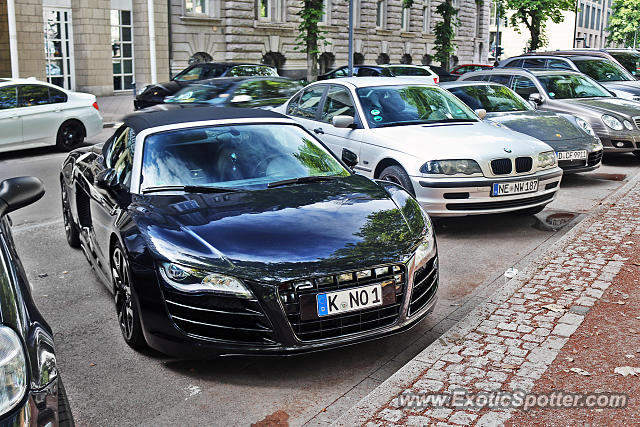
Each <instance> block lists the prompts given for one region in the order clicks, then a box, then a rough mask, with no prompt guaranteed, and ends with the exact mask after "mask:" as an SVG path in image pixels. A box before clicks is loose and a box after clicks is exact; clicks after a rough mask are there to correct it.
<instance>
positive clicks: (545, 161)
mask: <svg viewBox="0 0 640 427" xmlns="http://www.w3.org/2000/svg"><path fill="white" fill-rule="evenodd" d="M556 162H557V159H556V153H555V152H553V151H545V152H543V153H540V154H538V168H540V169H546V168H551V167H553V166H555V165H556Z"/></svg>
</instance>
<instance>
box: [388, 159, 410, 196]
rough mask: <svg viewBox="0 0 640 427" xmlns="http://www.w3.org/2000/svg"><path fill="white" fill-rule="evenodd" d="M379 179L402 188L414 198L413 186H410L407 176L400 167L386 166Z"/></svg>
mask: <svg viewBox="0 0 640 427" xmlns="http://www.w3.org/2000/svg"><path fill="white" fill-rule="evenodd" d="M380 179H382V180H384V181H389V182H393V183H394V184H398V185H400V186H402V187H404V189H405V190H407V191H408V192H409V193H411V195H413V196H414V197H415V195H416V192H415V191H413V185H411V179H409V175H408V174H407V172H405V170H404V169H403V168H402V166H400V165H393V166H387V167H386V168H384V169H383V170H382V172H381V173H380Z"/></svg>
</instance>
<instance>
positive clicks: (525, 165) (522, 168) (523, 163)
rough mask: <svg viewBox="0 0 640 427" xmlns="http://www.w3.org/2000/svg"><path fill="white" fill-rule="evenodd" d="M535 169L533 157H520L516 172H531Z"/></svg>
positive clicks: (517, 161) (517, 160)
mask: <svg viewBox="0 0 640 427" xmlns="http://www.w3.org/2000/svg"><path fill="white" fill-rule="evenodd" d="M531 168H533V158H532V157H518V158H517V159H516V172H517V173H524V172H529V171H530V170H531Z"/></svg>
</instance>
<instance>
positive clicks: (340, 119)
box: [331, 116, 354, 128]
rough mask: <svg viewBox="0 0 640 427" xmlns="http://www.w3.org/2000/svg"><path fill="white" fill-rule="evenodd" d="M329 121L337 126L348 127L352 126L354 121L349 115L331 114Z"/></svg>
mask: <svg viewBox="0 0 640 427" xmlns="http://www.w3.org/2000/svg"><path fill="white" fill-rule="evenodd" d="M331 123H332V124H333V126H335V127H337V128H348V127H351V126H353V123H354V121H353V117H351V116H333V119H331Z"/></svg>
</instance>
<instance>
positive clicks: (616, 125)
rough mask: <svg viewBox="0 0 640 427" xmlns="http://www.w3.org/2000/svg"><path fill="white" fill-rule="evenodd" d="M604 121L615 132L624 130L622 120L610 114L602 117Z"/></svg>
mask: <svg viewBox="0 0 640 427" xmlns="http://www.w3.org/2000/svg"><path fill="white" fill-rule="evenodd" d="M602 121H603V122H604V124H605V125H607V126H609V127H610V128H611V129H613V130H622V129H623V126H622V123H620V120H618V119H616V118H615V117H613V116H610V115H608V114H605V115H603V116H602Z"/></svg>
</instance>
